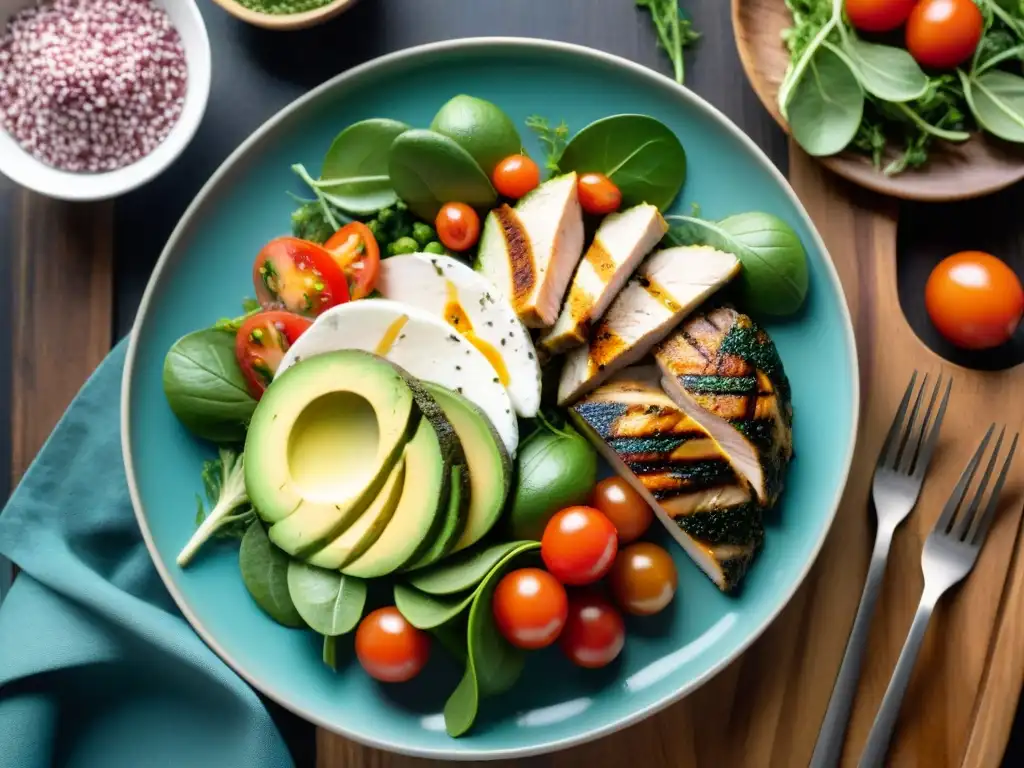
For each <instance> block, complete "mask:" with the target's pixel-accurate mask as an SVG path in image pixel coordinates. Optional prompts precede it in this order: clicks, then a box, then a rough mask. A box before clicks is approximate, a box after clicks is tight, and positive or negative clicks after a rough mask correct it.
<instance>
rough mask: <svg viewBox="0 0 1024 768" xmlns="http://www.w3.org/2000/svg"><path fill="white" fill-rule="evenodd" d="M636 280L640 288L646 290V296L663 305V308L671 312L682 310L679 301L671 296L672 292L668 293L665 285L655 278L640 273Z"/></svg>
mask: <svg viewBox="0 0 1024 768" xmlns="http://www.w3.org/2000/svg"><path fill="white" fill-rule="evenodd" d="M637 282H638V283H639V284H640V287H641V288H643V289H644V290H645V291H647V295H648V296H650V297H651V298H652V299H654V300H655V301H656V302H658V303H659V304H661V305H662V306H663V307H665V309H667V310H668V311H669V312H671V313H672V314H676V313H677V312H681V311H682V309H683V307H682V305H681V304H680V303H679V302H677V301H676V300H675V299H674V298H673V297H672V294H671V293H669V291H668V290H667V289H666V288H665V286H663V285H662V284H661V283H659V282H658V281H657V280H654V279H652V278H650V277H648V276H647V275H640V276H639V277H638V278H637Z"/></svg>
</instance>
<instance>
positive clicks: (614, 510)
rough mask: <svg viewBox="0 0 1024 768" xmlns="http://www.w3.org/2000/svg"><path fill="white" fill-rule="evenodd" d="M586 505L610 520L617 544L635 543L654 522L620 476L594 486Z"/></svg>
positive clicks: (641, 497) (645, 503) (638, 497)
mask: <svg viewBox="0 0 1024 768" xmlns="http://www.w3.org/2000/svg"><path fill="white" fill-rule="evenodd" d="M590 506H592V507H594V508H595V509H597V510H599V511H600V512H602V513H603V514H604V516H605V517H607V518H608V519H609V520H611V521H612V525H614V526H615V530H616V531H618V534H619V543H620V544H628V543H629V542H631V541H636V540H637V539H639V538H640V537H641V536H643V535H644V533H646V532H647V529H648V528H650V527H651V523H652V522H654V512H653V511H652V510H651V506H650V504H648V503H647V502H646V501H645V500H644V497H643V496H641V495H640V494H639V493H637V492H636V489H634V488H633V486H631V485H630V484H629V483H628V482H626V481H625V480H623V479H622V478H621V477H618V476H616V477H609V478H606V479H604V480H602V481H601V482H599V483H598V484H597V485H596V486H594V491H593V493H591V495H590Z"/></svg>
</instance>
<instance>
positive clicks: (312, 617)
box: [288, 560, 366, 637]
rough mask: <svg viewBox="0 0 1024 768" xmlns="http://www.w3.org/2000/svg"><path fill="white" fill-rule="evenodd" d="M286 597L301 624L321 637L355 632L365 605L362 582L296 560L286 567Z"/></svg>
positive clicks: (364, 586) (364, 590) (364, 587)
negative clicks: (298, 616)
mask: <svg viewBox="0 0 1024 768" xmlns="http://www.w3.org/2000/svg"><path fill="white" fill-rule="evenodd" d="M288 594H289V595H290V596H291V599H292V602H293V603H295V610H296V611H298V613H299V615H300V616H301V617H302V618H303V620H304V621H305V622H306V623H307V624H308V625H309V626H310V627H311V628H312V629H313V630H314V631H315V632H319V633H320V634H321V635H324V636H329V637H336V636H337V635H344V634H346V633H347V632H351V631H352V630H353V629H355V627H356V624H358V623H359V620H360V619H361V618H362V617H363V608H364V607H365V605H366V582H365V581H363V580H362V579H357V578H356V577H354V576H345V575H343V574H342V573H340V572H339V571H329V570H327V569H325V568H317V567H316V566H315V565H307V564H306V563H303V562H300V561H298V560H292V561H291V562H290V563H289V564H288Z"/></svg>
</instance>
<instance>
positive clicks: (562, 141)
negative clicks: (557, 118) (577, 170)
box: [526, 115, 569, 173]
mask: <svg viewBox="0 0 1024 768" xmlns="http://www.w3.org/2000/svg"><path fill="white" fill-rule="evenodd" d="M526 127H527V128H529V129H530V130H531V131H533V132H534V133H535V134H537V138H538V139H539V140H540V143H541V144H542V145H543V146H544V152H545V159H544V167H545V168H547V169H548V170H549V171H551V172H552V173H558V161H559V160H561V159H562V153H563V152H564V151H565V145H566V144H567V143H568V141H569V126H568V125H566V124H565V120H562V121H561V122H559V123H558V125H556V126H554V127H553V128H552V127H551V123H549V122H548V119H547V118H546V117H541V116H540V115H530V116H529V117H528V118H526Z"/></svg>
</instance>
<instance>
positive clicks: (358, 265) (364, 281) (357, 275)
mask: <svg viewBox="0 0 1024 768" xmlns="http://www.w3.org/2000/svg"><path fill="white" fill-rule="evenodd" d="M324 249H325V250H327V251H329V252H330V254H331V255H332V256H333V257H334V260H335V261H336V262H337V263H338V266H339V267H341V268H342V270H343V271H344V272H345V275H346V276H347V277H348V281H349V286H350V288H349V291H350V293H351V295H352V298H353V299H362V298H364V297H366V296H369V295H370V292H371V291H372V290H373V287H374V286H375V285H376V284H377V274H378V273H379V272H380V247H379V246H378V245H377V240H376V238H375V237H374V236H373V232H371V231H370V228H369V227H368V226H366V225H365V224H363V223H362V222H361V221H353V222H352V223H351V224H346V225H345V226H344V227H342V228H341V229H339V230H338V231H337V232H335V233H334V234H333V235H331V237H330V239H329V240H328V241H327V242H326V243H324Z"/></svg>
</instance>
